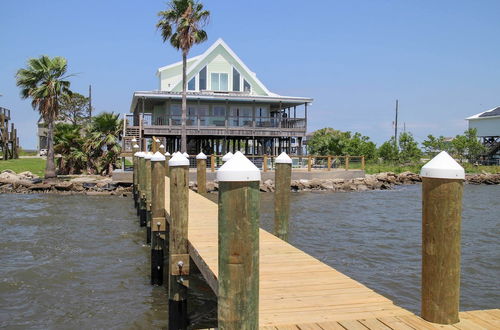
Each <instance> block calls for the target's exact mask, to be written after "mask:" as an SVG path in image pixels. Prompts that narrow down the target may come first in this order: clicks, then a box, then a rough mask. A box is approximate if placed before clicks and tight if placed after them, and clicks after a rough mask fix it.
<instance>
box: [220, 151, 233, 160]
mask: <svg viewBox="0 0 500 330" xmlns="http://www.w3.org/2000/svg"><path fill="white" fill-rule="evenodd" d="M233 156H234V155H233V153H232V152H231V151H230V152H228V153H227V154H225V155H224V156H223V157H222V161H223V162H227V161H228V160H230V159H231V158H233Z"/></svg>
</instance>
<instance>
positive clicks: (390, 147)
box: [378, 137, 399, 162]
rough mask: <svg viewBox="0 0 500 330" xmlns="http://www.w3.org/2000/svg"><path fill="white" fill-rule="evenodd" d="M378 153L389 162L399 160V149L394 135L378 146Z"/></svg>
mask: <svg viewBox="0 0 500 330" xmlns="http://www.w3.org/2000/svg"><path fill="white" fill-rule="evenodd" d="M378 155H379V157H380V158H382V159H383V160H384V161H387V162H396V161H398V158H399V150H398V148H397V147H396V143H395V142H394V137H392V138H391V139H390V140H389V141H385V142H384V143H382V145H381V146H380V147H379V148H378Z"/></svg>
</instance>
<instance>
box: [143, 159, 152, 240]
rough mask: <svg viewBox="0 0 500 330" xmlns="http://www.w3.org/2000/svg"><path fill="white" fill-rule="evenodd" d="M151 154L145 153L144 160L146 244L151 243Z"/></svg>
mask: <svg viewBox="0 0 500 330" xmlns="http://www.w3.org/2000/svg"><path fill="white" fill-rule="evenodd" d="M152 157H153V153H152V152H148V153H146V156H144V159H145V161H146V162H145V171H144V173H145V175H144V178H145V181H146V183H145V188H146V193H145V195H146V244H149V243H151V158H152Z"/></svg>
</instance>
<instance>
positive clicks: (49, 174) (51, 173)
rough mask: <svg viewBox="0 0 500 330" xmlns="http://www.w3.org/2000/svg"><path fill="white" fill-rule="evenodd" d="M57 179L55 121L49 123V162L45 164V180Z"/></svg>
mask: <svg viewBox="0 0 500 330" xmlns="http://www.w3.org/2000/svg"><path fill="white" fill-rule="evenodd" d="M55 177H56V164H55V160H54V121H53V120H49V121H47V162H46V163H45V179H50V178H55Z"/></svg>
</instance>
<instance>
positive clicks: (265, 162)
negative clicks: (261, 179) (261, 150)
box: [262, 155, 267, 172]
mask: <svg viewBox="0 0 500 330" xmlns="http://www.w3.org/2000/svg"><path fill="white" fill-rule="evenodd" d="M262 171H264V172H267V155H264V157H263V158H262Z"/></svg>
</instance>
